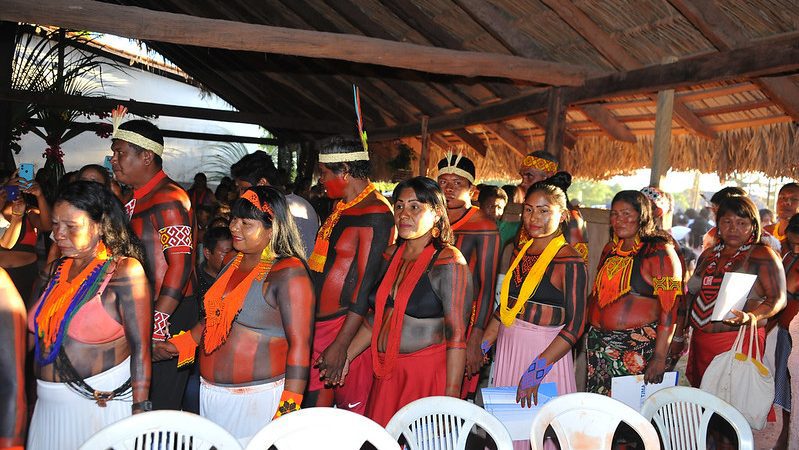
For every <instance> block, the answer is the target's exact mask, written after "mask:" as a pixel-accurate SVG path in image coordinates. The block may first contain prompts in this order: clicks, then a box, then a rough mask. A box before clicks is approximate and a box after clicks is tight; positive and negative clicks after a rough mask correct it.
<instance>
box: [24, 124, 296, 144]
mask: <svg viewBox="0 0 799 450" xmlns="http://www.w3.org/2000/svg"><path fill="white" fill-rule="evenodd" d="M28 123H29V124H30V125H31V126H34V127H42V126H44V123H43V121H42V120H40V119H30V120H28ZM108 125H109V124H103V123H97V122H72V123H70V124H69V128H70V129H77V130H81V131H92V132H94V131H109V129H108ZM161 134H162V135H163V136H164V137H165V138H175V139H191V140H196V141H214V142H240V143H242V144H261V145H278V144H281V143H283V141H281V140H280V139H274V138H263V137H253V136H237V135H232V134H216V133H198V132H194V131H182V130H163V129H162V130H161Z"/></svg>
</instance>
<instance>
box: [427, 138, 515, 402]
mask: <svg viewBox="0 0 799 450" xmlns="http://www.w3.org/2000/svg"><path fill="white" fill-rule="evenodd" d="M474 178H475V168H474V163H473V162H472V161H471V160H470V159H469V158H466V157H465V156H462V155H460V154H459V155H457V156H455V155H452V154H449V155H447V157H446V158H444V159H442V160H441V161H439V162H438V185H439V186H441V190H442V191H443V192H444V198H445V199H446V201H447V216H448V217H449V222H450V225H451V226H452V231H453V233H454V235H455V247H457V249H458V250H460V251H461V253H462V254H463V257H464V258H465V259H466V261H467V262H468V265H469V270H470V271H471V273H472V283H473V289H474V290H473V292H474V300H473V301H472V314H471V318H470V320H469V328H468V329H467V343H466V380H464V383H463V385H462V386H463V389H462V390H461V397H464V398H465V397H467V396H471V395H473V394H474V392H475V390H476V389H477V382H478V379H479V376H474V375H476V374H478V373H479V372H480V366H482V363H483V352H482V351H481V349H480V344H481V343H482V341H483V330H484V329H485V326H486V324H487V323H488V319H489V318H490V317H491V313H492V312H493V308H492V306H493V298H494V281H495V280H496V276H497V264H498V263H499V250H500V249H499V246H500V242H499V231H497V226H496V224H495V223H494V221H493V220H492V219H489V218H488V217H486V215H485V214H483V212H482V211H480V208H478V207H476V206H472V201H471V192H472V188H473V185H474Z"/></svg>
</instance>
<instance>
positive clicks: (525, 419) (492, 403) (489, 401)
mask: <svg viewBox="0 0 799 450" xmlns="http://www.w3.org/2000/svg"><path fill="white" fill-rule="evenodd" d="M482 393H483V403H484V405H483V408H485V410H486V411H488V412H489V413H491V415H493V416H494V417H496V418H497V419H498V420H499V421H500V422H502V424H503V425H505V428H507V429H508V433H510V437H511V439H513V440H514V441H524V440H528V439H530V427H531V426H532V425H533V417H535V415H536V414H537V413H538V411H539V410H540V409H541V406H542V405H543V404H545V403H546V402H548V401H549V400H551V399H552V398H553V397H556V396H557V395H558V388H557V384H556V383H543V384H541V386H539V388H538V404H537V405H533V406H532V407H531V408H522V407H521V406H520V405H519V404H518V403H516V386H505V387H493V388H483V389H482Z"/></svg>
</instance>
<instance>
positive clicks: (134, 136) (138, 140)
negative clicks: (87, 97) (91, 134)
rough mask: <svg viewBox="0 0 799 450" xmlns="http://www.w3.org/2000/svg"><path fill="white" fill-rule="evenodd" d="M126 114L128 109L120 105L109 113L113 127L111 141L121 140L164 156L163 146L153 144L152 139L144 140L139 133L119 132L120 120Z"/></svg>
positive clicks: (156, 143)
mask: <svg viewBox="0 0 799 450" xmlns="http://www.w3.org/2000/svg"><path fill="white" fill-rule="evenodd" d="M127 113H128V108H125V107H124V106H122V105H119V106H117V107H116V108H114V110H113V111H111V123H112V125H113V127H114V132H113V133H112V134H111V139H122V140H123V141H125V142H130V143H131V144H135V145H138V146H139V147H141V148H143V149H145V150H150V151H151V152H153V153H155V154H156V155H158V156H161V155H163V154H164V146H163V145H161V144H159V143H158V142H155V141H154V140H152V139H149V138H146V137H144V136H142V135H140V134H139V133H135V132H133V131H129V130H120V129H119V126H120V125H121V124H122V119H124V118H125V115H126V114H127Z"/></svg>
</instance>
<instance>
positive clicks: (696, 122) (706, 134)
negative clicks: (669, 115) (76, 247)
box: [673, 96, 719, 139]
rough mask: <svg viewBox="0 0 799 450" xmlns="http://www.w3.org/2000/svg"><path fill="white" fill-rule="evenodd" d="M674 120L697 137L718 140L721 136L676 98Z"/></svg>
mask: <svg viewBox="0 0 799 450" xmlns="http://www.w3.org/2000/svg"><path fill="white" fill-rule="evenodd" d="M673 112H674V120H676V121H677V123H679V124H680V125H682V126H684V127H685V128H688V129H689V130H692V131H695V132H696V134H697V135H699V136H701V137H703V138H706V139H716V138H717V137H719V135H718V134H717V133H716V131H715V130H713V128H712V127H711V126H710V125H708V124H707V123H705V122H704V121H703V120H702V119H700V118H699V117H698V116H697V115H696V114H694V112H693V111H691V110H690V109H689V108H688V107H687V106H685V103H683V102H681V101H680V100H679V99H678V98H677V97H676V96H675V98H674V111H673Z"/></svg>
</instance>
